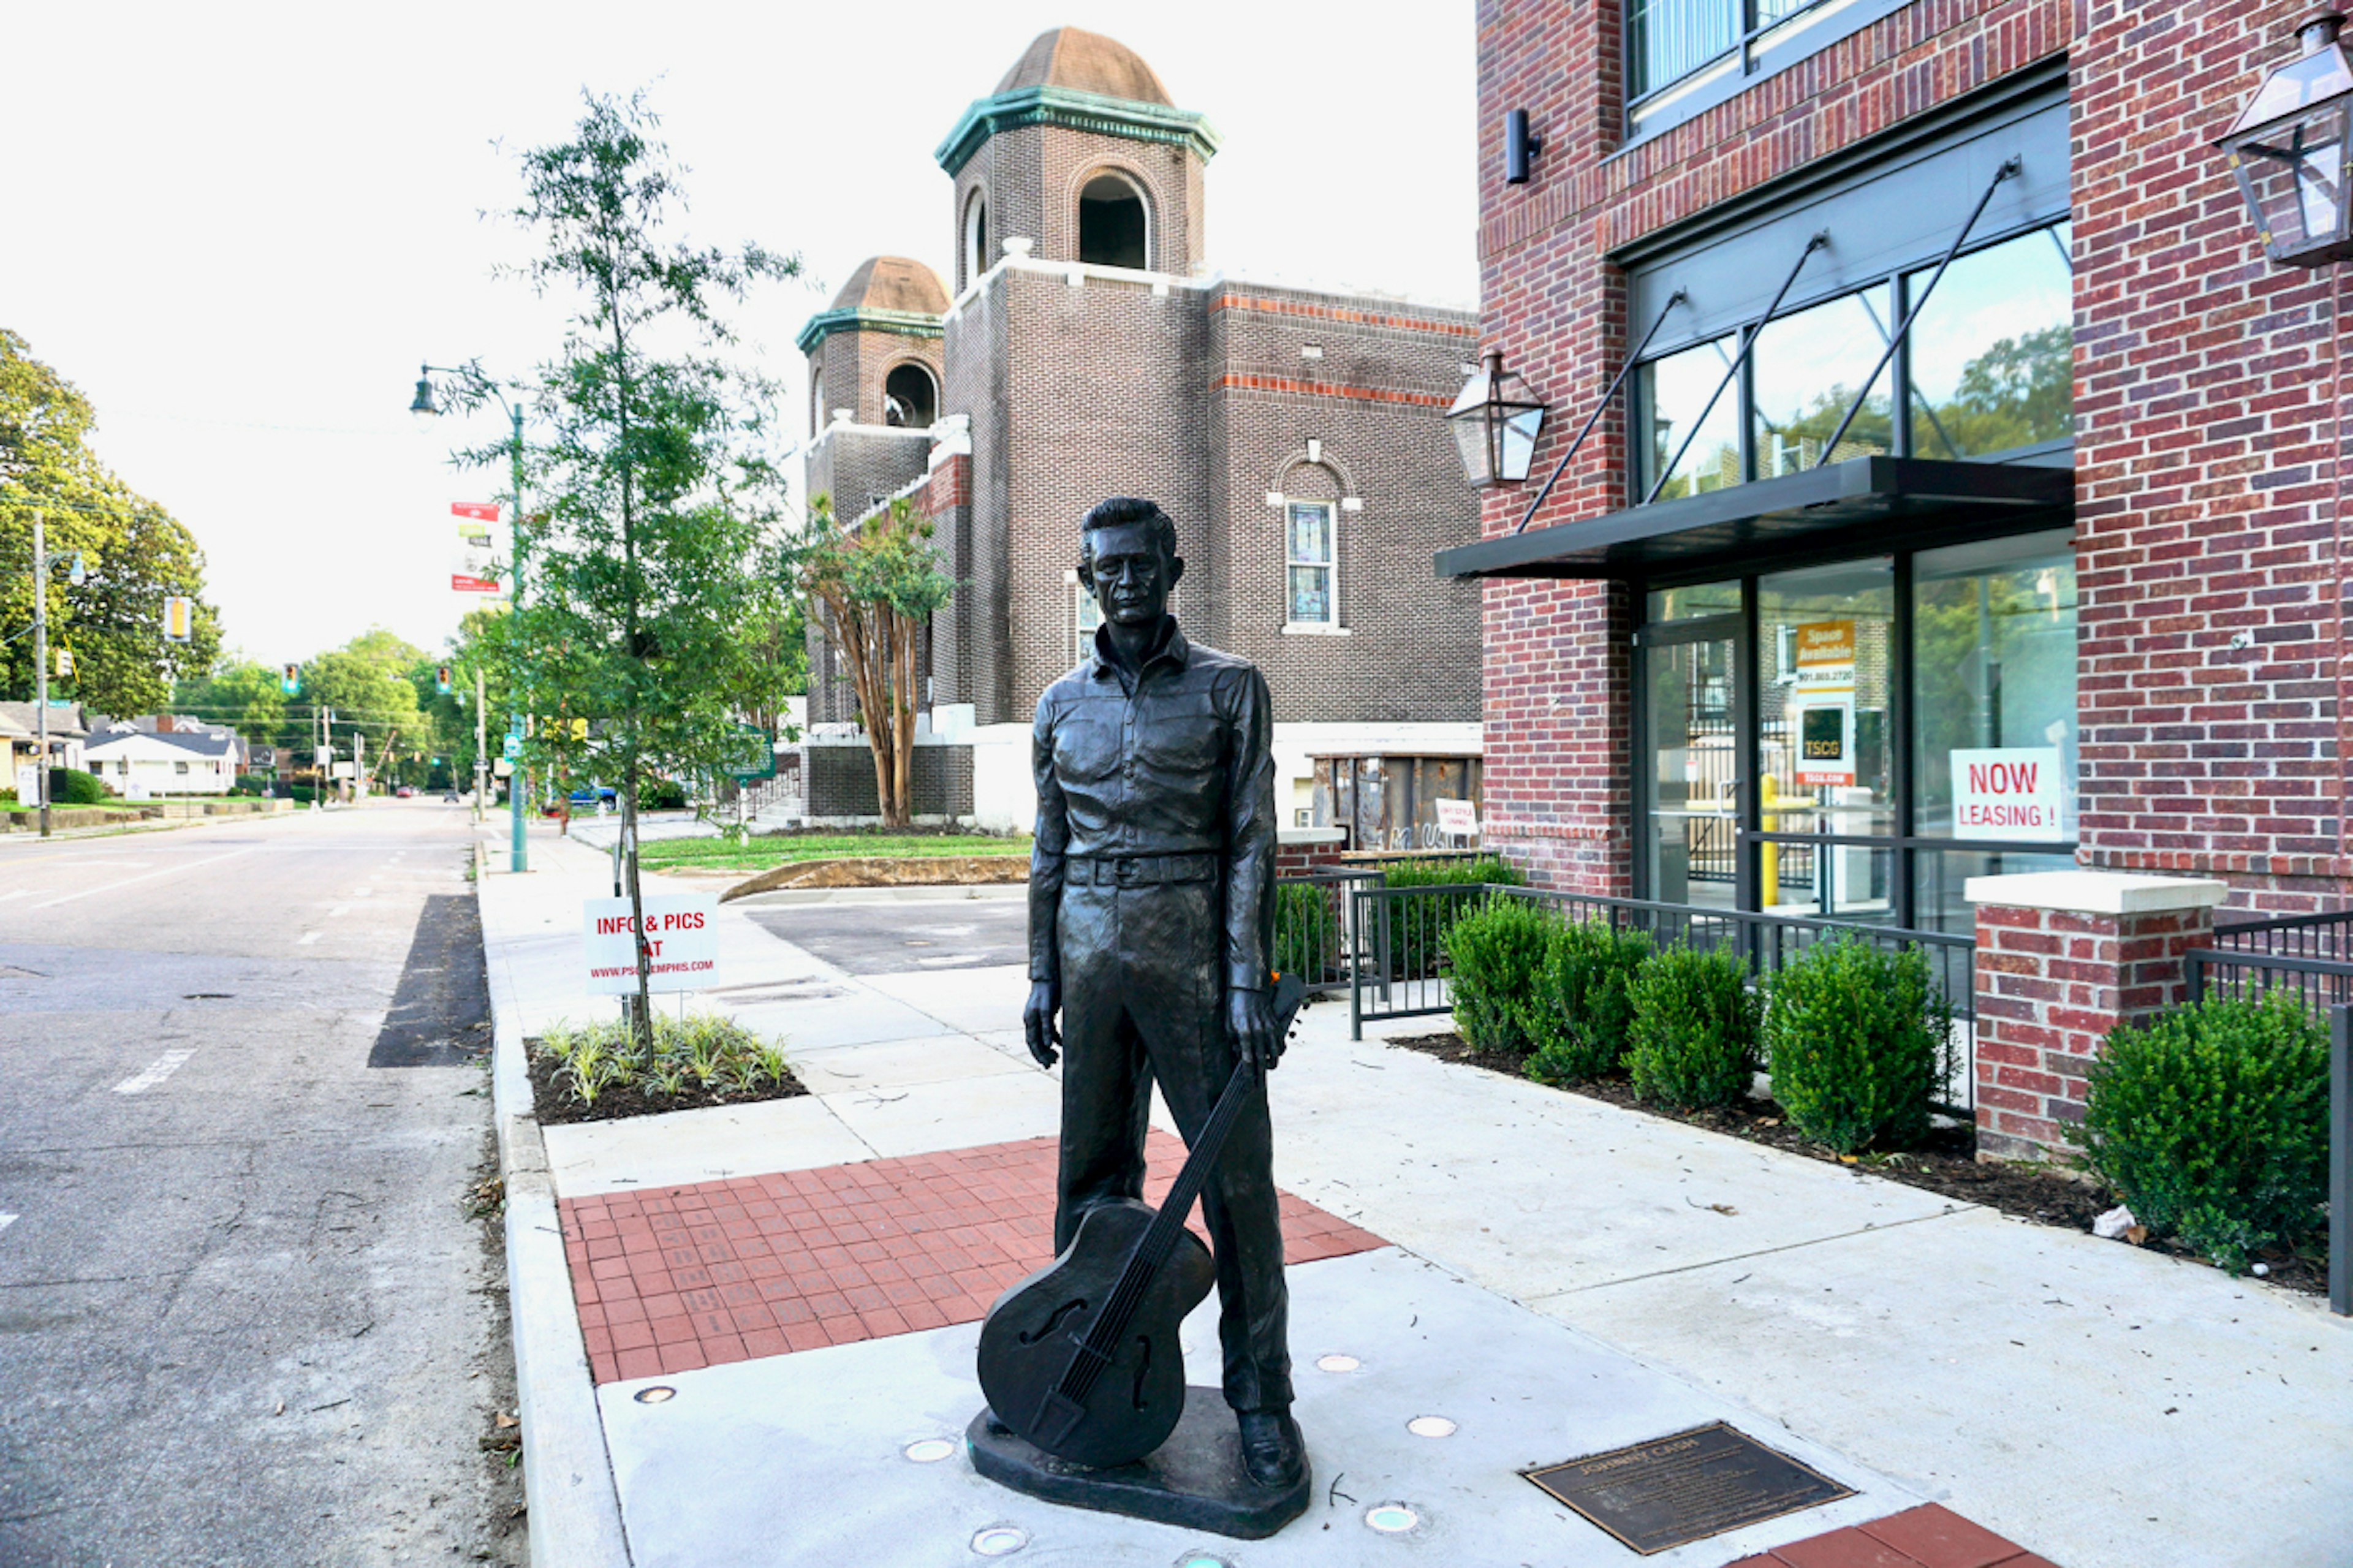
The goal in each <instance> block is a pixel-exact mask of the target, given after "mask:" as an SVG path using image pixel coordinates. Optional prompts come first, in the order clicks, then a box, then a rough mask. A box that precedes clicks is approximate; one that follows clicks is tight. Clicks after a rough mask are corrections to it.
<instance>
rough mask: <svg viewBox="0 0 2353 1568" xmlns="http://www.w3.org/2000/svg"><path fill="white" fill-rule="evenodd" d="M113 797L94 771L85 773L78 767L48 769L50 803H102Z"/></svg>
mask: <svg viewBox="0 0 2353 1568" xmlns="http://www.w3.org/2000/svg"><path fill="white" fill-rule="evenodd" d="M113 798H114V797H113V796H112V795H109V794H108V793H107V790H106V786H105V785H104V784H100V783H99V782H98V775H97V774H96V773H84V772H82V771H81V769H79V768H51V769H50V770H49V804H50V805H105V804H106V803H107V802H108V801H110V800H112V799H113Z"/></svg>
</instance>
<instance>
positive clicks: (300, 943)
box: [294, 931, 325, 947]
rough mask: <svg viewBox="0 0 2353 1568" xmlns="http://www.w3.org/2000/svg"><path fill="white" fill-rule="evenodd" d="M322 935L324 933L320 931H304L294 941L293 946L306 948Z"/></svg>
mask: <svg viewBox="0 0 2353 1568" xmlns="http://www.w3.org/2000/svg"><path fill="white" fill-rule="evenodd" d="M324 934H325V933H324V932H322V931H304V932H303V933H302V934H301V936H298V937H296V938H295V939H294V945H295V946H296V947H308V946H310V945H311V943H312V942H316V941H318V940H319V938H320V937H321V936H322V935H324Z"/></svg>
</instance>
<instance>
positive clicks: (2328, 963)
mask: <svg viewBox="0 0 2353 1568" xmlns="http://www.w3.org/2000/svg"><path fill="white" fill-rule="evenodd" d="M2181 968H2182V978H2183V979H2184V980H2185V981H2186V982H2187V983H2188V985H2189V1000H2190V1001H2192V1002H2202V1001H2204V1000H2205V999H2206V998H2207V997H2208V996H2235V997H2242V998H2243V997H2249V996H2256V995H2261V994H2265V993H2267V992H2273V991H2285V992H2288V993H2291V994H2294V995H2295V998H2296V1000H2297V1001H2299V1002H2301V1003H2302V1004H2303V1005H2304V1006H2305V1008H2306V1010H2307V1011H2309V1012H2310V1013H2311V1014H2313V1016H2316V1017H2317V1016H2321V1015H2322V1014H2324V1013H2325V1012H2326V1011H2327V1009H2328V1008H2331V1007H2345V1006H2353V963H2347V962H2346V961H2344V960H2342V959H2330V958H2300V957H2295V956H2293V955H2291V954H2288V953H2282V952H2261V951H2257V950H2252V949H2246V948H2221V947H2193V948H2191V949H2190V950H2189V952H2185V953H2183V954H2182V955H2181Z"/></svg>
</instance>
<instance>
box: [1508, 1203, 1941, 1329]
mask: <svg viewBox="0 0 2353 1568" xmlns="http://www.w3.org/2000/svg"><path fill="white" fill-rule="evenodd" d="M1984 1207H1985V1205H1983V1204H1956V1205H1954V1206H1953V1207H1951V1208H1948V1209H1947V1210H1945V1211H1944V1212H1943V1213H1942V1214H1920V1215H1913V1216H1912V1217H1911V1218H1910V1219H1891V1220H1889V1221H1888V1222H1887V1223H1886V1224H1884V1225H1866V1226H1862V1227H1861V1228H1859V1229H1856V1230H1842V1231H1839V1232H1837V1233H1835V1234H1834V1235H1831V1236H1814V1237H1807V1238H1806V1239H1805V1240H1803V1241H1790V1242H1784V1243H1783V1244H1782V1245H1780V1246H1779V1247H1758V1248H1757V1250H1756V1251H1754V1252H1728V1253H1725V1255H1724V1256H1723V1257H1721V1258H1707V1259H1705V1260H1704V1261H1702V1262H1698V1263H1683V1264H1678V1265H1676V1266H1675V1267H1674V1268H1654V1269H1652V1270H1651V1271H1650V1272H1649V1273H1647V1274H1629V1275H1627V1276H1625V1277H1624V1278H1623V1279H1597V1280H1595V1281H1594V1282H1593V1283H1592V1284H1590V1285H1572V1286H1570V1287H1569V1288H1568V1289H1566V1290H1553V1291H1549V1292H1547V1293H1546V1294H1545V1295H1542V1296H1530V1297H1527V1298H1526V1299H1525V1302H1524V1304H1525V1305H1526V1306H1529V1307H1534V1306H1535V1304H1536V1303H1537V1302H1539V1301H1556V1300H1560V1298H1562V1297H1563V1296H1582V1295H1584V1294H1585V1293H1586V1292H1587V1291H1588V1290H1607V1289H1609V1288H1610V1287H1611V1286H1613V1285H1634V1284H1639V1283H1641V1281H1642V1280H1645V1279H1665V1278H1667V1277H1668V1276H1669V1275H1671V1274H1690V1273H1693V1272H1694V1271H1696V1270H1698V1269H1702V1268H1720V1267H1722V1266H1723V1265H1725V1264H1726V1263H1739V1262H1743V1261H1745V1260H1746V1259H1748V1258H1770V1257H1772V1256H1773V1255H1774V1254H1775V1253H1777V1252H1796V1251H1798V1250H1799V1248H1801V1247H1820V1246H1821V1245H1823V1244H1824V1243H1825V1242H1831V1241H1850V1240H1852V1239H1853V1238H1854V1237H1858V1236H1875V1235H1877V1234H1878V1233H1880V1232H1881V1231H1888V1230H1900V1229H1902V1228H1903V1227H1904V1226H1907V1225H1923V1224H1926V1222H1928V1221H1930V1220H1938V1219H1950V1218H1952V1217H1953V1216H1954V1215H1957V1214H1968V1213H1969V1212H1971V1211H1972V1210H1979V1209H1983V1208H1984Z"/></svg>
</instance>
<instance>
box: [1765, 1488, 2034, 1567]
mask: <svg viewBox="0 0 2353 1568" xmlns="http://www.w3.org/2000/svg"><path fill="white" fill-rule="evenodd" d="M1728 1568H2054V1565H2053V1564H2052V1563H2051V1562H2050V1560H2049V1559H2047V1558H2043V1557H2038V1556H2036V1555H2035V1554H2034V1553H2033V1552H2029V1551H2028V1550H2027V1549H2026V1548H2025V1547H2023V1546H2020V1545H2018V1544H2016V1543H2015V1542H2009V1541H2004V1540H2003V1539H2002V1538H2001V1537H2000V1536H1999V1535H1996V1534H1995V1533H1994V1532H1993V1531H1990V1530H1987V1529H1985V1528H1984V1527H1982V1526H1980V1525H1975V1524H1971V1523H1970V1522H1969V1521H1968V1520H1966V1519H1963V1518H1962V1517H1961V1516H1960V1515H1959V1514H1957V1513H1955V1512H1953V1511H1952V1510H1949V1509H1944V1508H1939V1507H1937V1506H1936V1504H1935V1503H1929V1504H1927V1505H1926V1507H1923V1508H1915V1509H1907V1510H1905V1511H1904V1512H1902V1513H1895V1514H1890V1515H1888V1516H1887V1517H1886V1518H1885V1519H1874V1520H1873V1521H1871V1522H1870V1523H1869V1524H1858V1525H1853V1526H1851V1527H1849V1528H1848V1529H1845V1530H1833V1531H1831V1532H1830V1533H1828V1534H1827V1535H1814V1536H1809V1537H1807V1538H1806V1539H1805V1540H1803V1541H1793V1542H1790V1543H1789V1544H1788V1545H1787V1546H1777V1547H1775V1548H1774V1549H1773V1550H1772V1551H1770V1552H1766V1553H1764V1554H1763V1555H1762V1556H1757V1557H1744V1558H1742V1559H1741V1560H1740V1561H1739V1562H1737V1563H1731V1564H1729V1565H1728Z"/></svg>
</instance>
